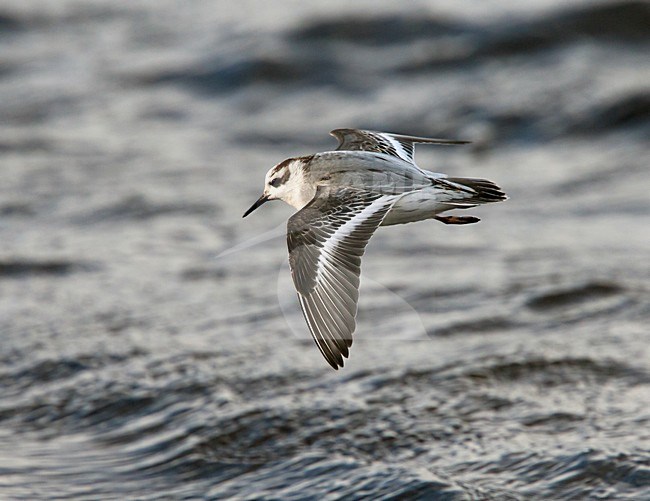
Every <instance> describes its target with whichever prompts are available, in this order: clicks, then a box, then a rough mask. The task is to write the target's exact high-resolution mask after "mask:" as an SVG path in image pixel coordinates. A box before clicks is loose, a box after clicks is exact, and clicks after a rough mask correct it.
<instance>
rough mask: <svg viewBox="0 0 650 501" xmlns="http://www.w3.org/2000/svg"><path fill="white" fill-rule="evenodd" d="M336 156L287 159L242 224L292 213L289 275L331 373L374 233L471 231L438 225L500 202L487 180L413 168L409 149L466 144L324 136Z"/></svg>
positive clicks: (347, 133)
mask: <svg viewBox="0 0 650 501" xmlns="http://www.w3.org/2000/svg"><path fill="white" fill-rule="evenodd" d="M331 134H332V135H333V136H335V137H336V138H337V139H338V141H339V145H338V148H337V149H336V150H335V151H326V152H323V153H316V154H314V155H308V156H302V157H296V158H289V159H287V160H285V161H283V162H280V163H279V164H277V165H276V166H274V167H273V168H271V169H270V170H269V171H268V173H267V174H266V179H265V187H264V192H263V194H262V196H261V197H260V198H259V199H258V200H257V201H256V202H255V203H254V204H253V205H252V206H251V207H250V209H248V210H247V211H246V212H245V213H244V216H243V217H246V216H247V215H248V214H250V213H251V212H253V211H254V210H255V209H257V208H258V207H259V206H260V205H262V204H263V203H265V202H267V201H269V200H283V201H284V202H286V203H288V204H289V205H291V206H293V207H295V208H296V209H298V212H296V213H295V214H294V215H293V216H291V217H290V218H289V221H288V224H287V243H288V247H289V266H290V268H291V275H292V278H293V282H294V285H295V287H296V291H297V292H298V299H299V301H300V305H301V308H302V312H303V314H304V316H305V320H306V321H307V326H308V327H309V331H310V332H311V335H312V337H313V338H314V341H316V345H317V346H318V348H319V349H320V352H321V353H322V354H323V356H324V357H325V359H326V360H327V362H328V363H329V364H330V365H331V366H332V367H333V368H334V369H338V368H339V367H343V357H346V358H347V357H348V355H349V348H350V346H351V345H352V333H353V332H354V329H355V327H356V322H355V317H356V313H357V302H358V298H359V276H360V272H361V268H360V266H361V256H362V255H363V253H364V251H365V248H366V245H367V243H368V240H370V237H371V236H372V235H373V233H374V232H375V230H377V228H378V227H379V226H389V225H394V224H403V223H411V222H415V221H422V220H425V219H435V220H437V221H440V222H442V223H445V224H469V223H476V222H478V221H479V219H478V218H476V217H473V216H453V215H448V216H441V215H440V214H441V213H442V212H445V211H448V210H450V209H466V208H470V207H476V206H477V205H481V204H486V203H492V202H500V201H502V200H506V199H507V196H506V195H505V193H503V191H501V189H500V188H499V187H498V186H497V185H495V184H494V183H492V182H491V181H487V180H485V179H474V178H463V177H448V176H447V175H445V174H438V173H435V172H430V171H426V170H423V169H420V168H419V167H418V166H417V165H416V164H415V161H414V160H413V152H414V145H415V143H428V144H465V143H467V141H453V140H446V139H431V138H422V137H413V136H404V135H399V134H392V133H386V132H374V131H367V130H359V129H336V130H333V131H332V132H331Z"/></svg>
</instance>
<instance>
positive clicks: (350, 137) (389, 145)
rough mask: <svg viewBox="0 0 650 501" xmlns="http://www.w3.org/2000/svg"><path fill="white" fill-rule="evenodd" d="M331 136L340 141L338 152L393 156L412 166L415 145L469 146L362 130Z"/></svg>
mask: <svg viewBox="0 0 650 501" xmlns="http://www.w3.org/2000/svg"><path fill="white" fill-rule="evenodd" d="M330 134H331V135H332V136H334V137H335V138H336V139H338V141H339V146H338V148H337V150H350V151H359V150H361V151H374V152H376V153H384V154H385V155H392V156H394V157H397V158H400V159H402V160H405V161H407V162H409V163H411V164H415V161H414V160H413V150H414V149H415V146H414V145H415V143H429V144H467V143H468V142H469V141H455V140H452V139H435V138H426V137H415V136H403V135H401V134H391V133H389V132H376V131H371V130H361V129H334V130H333V131H331V132H330Z"/></svg>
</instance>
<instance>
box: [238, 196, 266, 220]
mask: <svg viewBox="0 0 650 501" xmlns="http://www.w3.org/2000/svg"><path fill="white" fill-rule="evenodd" d="M268 200H269V197H268V196H266V195H262V196H261V197H260V198H258V199H257V202H255V203H254V204H253V205H251V207H250V209H248V210H247V211H246V212H244V215H243V216H242V217H246V216H248V215H249V214H250V213H251V212H253V211H254V210H255V209H257V208H258V207H259V206H260V205H262V204H264V202H268Z"/></svg>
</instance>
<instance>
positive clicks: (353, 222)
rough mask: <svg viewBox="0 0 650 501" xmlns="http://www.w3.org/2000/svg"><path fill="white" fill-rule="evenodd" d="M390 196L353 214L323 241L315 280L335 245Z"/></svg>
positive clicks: (319, 275) (320, 273) (321, 272)
mask: <svg viewBox="0 0 650 501" xmlns="http://www.w3.org/2000/svg"><path fill="white" fill-rule="evenodd" d="M388 198H392V197H381V198H378V199H377V200H375V201H374V202H373V203H371V204H370V205H368V207H366V208H364V209H363V210H362V211H360V212H359V213H358V214H355V215H354V216H353V217H352V218H351V219H350V220H349V221H346V222H345V223H344V224H342V225H341V226H340V227H339V228H338V229H337V230H336V231H335V232H334V233H333V234H332V236H330V237H329V238H328V239H327V240H325V242H324V243H323V247H322V248H321V251H320V256H318V270H317V274H316V276H317V279H316V280H317V281H318V280H320V277H321V275H322V274H323V272H324V270H325V266H326V263H327V261H328V260H332V254H333V252H334V251H336V248H337V245H338V244H340V242H341V241H342V240H343V239H344V238H345V237H347V236H349V235H350V233H352V232H353V231H354V230H355V228H357V226H359V225H360V224H361V223H363V221H365V220H366V219H368V218H369V217H370V216H372V215H373V214H374V213H375V212H376V211H377V208H378V207H382V206H384V205H385V204H386V200H387V199H388Z"/></svg>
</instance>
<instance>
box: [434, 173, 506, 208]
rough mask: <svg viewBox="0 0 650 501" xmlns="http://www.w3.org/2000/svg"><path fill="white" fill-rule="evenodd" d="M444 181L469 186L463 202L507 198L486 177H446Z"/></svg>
mask: <svg viewBox="0 0 650 501" xmlns="http://www.w3.org/2000/svg"><path fill="white" fill-rule="evenodd" d="M444 181H446V182H449V183H453V184H455V185H458V186H459V187H461V189H462V188H465V189H467V188H469V190H468V193H467V195H468V196H467V198H465V199H463V202H469V203H473V204H489V203H492V202H502V201H503V200H507V199H508V195H506V194H505V193H504V192H503V190H502V189H501V188H499V187H498V186H497V185H496V184H494V183H493V182H492V181H488V180H487V179H476V178H471V177H446V178H444Z"/></svg>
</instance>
